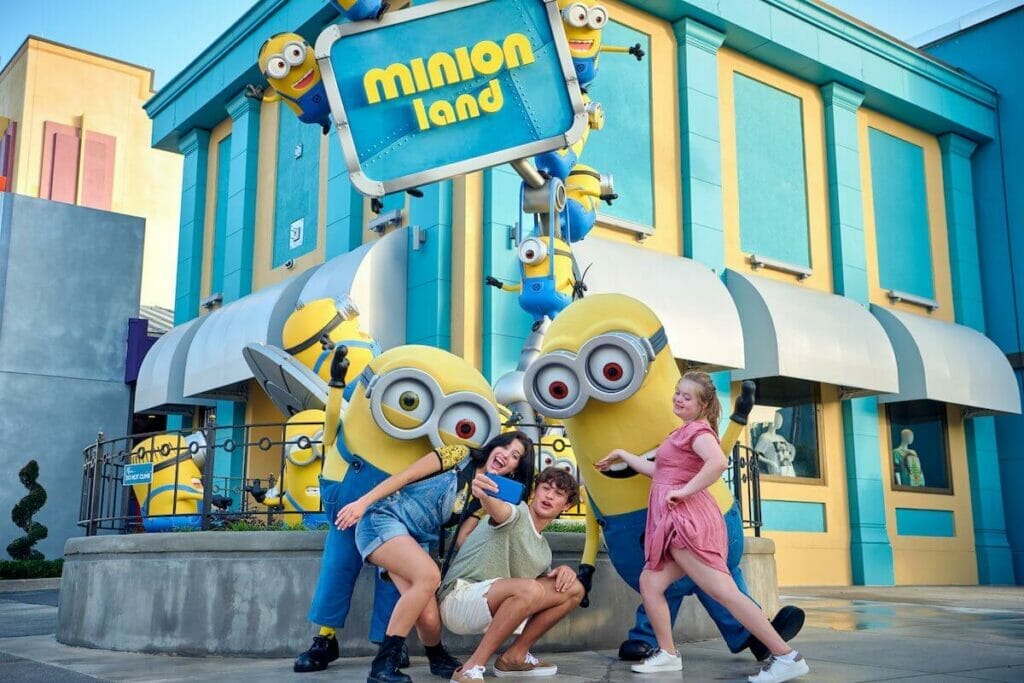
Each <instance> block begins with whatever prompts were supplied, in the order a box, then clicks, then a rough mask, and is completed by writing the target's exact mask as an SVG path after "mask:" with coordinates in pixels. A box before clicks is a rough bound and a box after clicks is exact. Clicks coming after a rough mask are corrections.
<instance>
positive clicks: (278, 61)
mask: <svg viewBox="0 0 1024 683" xmlns="http://www.w3.org/2000/svg"><path fill="white" fill-rule="evenodd" d="M291 70H292V68H291V67H290V66H288V62H286V61H285V60H284V57H282V56H281V55H274V56H273V57H271V58H270V60H269V61H267V72H266V75H267V77H268V78H284V77H285V76H287V75H288V72H289V71H291Z"/></svg>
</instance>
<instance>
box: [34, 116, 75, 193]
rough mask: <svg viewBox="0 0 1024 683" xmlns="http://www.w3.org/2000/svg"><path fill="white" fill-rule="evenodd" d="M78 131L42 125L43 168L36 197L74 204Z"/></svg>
mask: <svg viewBox="0 0 1024 683" xmlns="http://www.w3.org/2000/svg"><path fill="white" fill-rule="evenodd" d="M79 135H80V133H79V130H78V129H77V128H75V127H74V126H65V125H63V124H60V123H54V122H53V121H47V122H46V123H45V125H44V127H43V167H42V172H41V174H40V177H39V196H40V197H41V198H42V199H52V200H54V201H57V202H67V203H69V204H74V203H75V199H76V198H77V190H78V149H79Z"/></svg>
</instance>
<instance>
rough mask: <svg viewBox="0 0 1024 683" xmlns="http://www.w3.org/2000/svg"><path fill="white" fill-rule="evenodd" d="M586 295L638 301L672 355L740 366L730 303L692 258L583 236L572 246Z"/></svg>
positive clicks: (713, 366) (736, 321) (714, 366)
mask: <svg viewBox="0 0 1024 683" xmlns="http://www.w3.org/2000/svg"><path fill="white" fill-rule="evenodd" d="M572 248H573V253H574V254H575V257H576V262H577V264H578V265H579V268H580V271H581V272H582V271H586V277H584V282H585V283H586V285H587V293H588V294H598V293H601V294H607V293H618V294H626V295H628V296H631V297H633V298H635V299H639V300H640V301H642V302H643V303H645V304H646V305H647V306H649V307H650V309H651V310H652V311H654V313H655V314H656V315H657V316H658V318H659V319H660V320H661V323H662V325H664V327H665V333H666V334H667V336H668V343H669V346H670V347H671V348H672V353H673V354H674V355H675V357H676V358H682V359H685V360H688V361H691V362H693V363H696V364H699V365H701V366H705V367H706V368H707V369H709V370H721V369H731V368H739V367H743V333H742V330H741V329H740V318H739V314H738V313H737V312H736V306H735V305H734V304H733V302H732V298H731V297H730V296H729V292H728V291H726V289H725V286H724V285H723V284H722V281H721V280H719V279H718V276H717V275H715V274H714V273H713V272H712V271H711V269H709V268H708V267H707V266H705V265H703V264H701V263H698V262H697V261H694V260H692V259H688V258H684V257H681V256H672V255H669V254H662V253H660V252H656V251H654V250H651V249H644V248H643V247H638V246H633V245H630V244H622V243H619V242H613V241H611V240H607V239H601V238H599V237H594V236H591V237H588V238H587V239H586V240H583V241H582V242H577V243H576V244H574V245H573V246H572Z"/></svg>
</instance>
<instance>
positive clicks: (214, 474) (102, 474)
mask: <svg viewBox="0 0 1024 683" xmlns="http://www.w3.org/2000/svg"><path fill="white" fill-rule="evenodd" d="M322 426H323V425H322V423H312V422H311V423H294V422H293V423H266V424H252V425H223V426H219V425H212V424H211V425H208V426H207V427H206V428H204V429H202V430H200V431H199V432H196V431H194V430H179V431H173V430H172V431H164V432H153V433H148V434H135V435H131V436H123V437H117V438H114V439H105V438H104V435H103V433H100V434H99V435H98V436H97V438H96V441H95V443H93V444H91V445H89V446H88V447H87V448H86V449H84V451H83V464H82V495H81V502H80V506H79V516H78V519H79V522H78V524H79V526H81V527H84V528H85V530H86V535H89V536H92V535H95V534H96V533H98V532H99V531H108V532H115V533H138V532H141V531H144V530H154V531H155V530H160V531H170V530H174V531H179V530H200V529H201V530H208V529H217V528H224V527H228V526H230V525H232V524H239V525H244V524H250V525H253V526H252V527H251V528H261V527H268V528H272V527H275V526H276V527H280V526H296V525H300V524H303V525H305V526H307V527H311V526H316V525H317V523H318V522H319V523H326V520H324V519H322V514H321V513H322V511H323V510H322V507H321V506H320V505H319V502H317V504H316V509H303V510H299V509H296V508H295V506H288V505H284V504H280V505H265V504H262V503H261V502H260V501H261V500H263V499H264V496H265V495H266V494H267V490H268V489H270V490H271V492H273V489H274V487H275V486H279V487H280V486H281V483H282V481H283V480H284V479H285V476H286V468H287V467H288V464H287V463H288V458H289V454H291V456H292V460H293V461H296V460H297V461H299V462H304V461H305V460H307V459H308V460H311V462H310V464H308V465H305V466H307V467H316V468H317V471H316V474H319V471H320V468H321V467H322V463H323V459H322V458H319V459H315V460H314V459H312V454H314V453H317V452H320V449H321V447H322V442H321V440H320V433H319V430H321V429H322ZM516 426H517V427H520V428H522V427H523V426H524V425H522V424H519V425H516ZM545 447H546V444H535V445H534V448H535V453H534V457H535V462H536V463H537V469H538V471H539V470H540V469H541V467H542V466H543V464H544V462H543V458H544V455H543V454H542V449H543V448H545ZM756 463H757V457H756V454H755V453H754V452H753V450H751V449H750V448H747V447H745V446H739V445H737V446H736V447H735V448H734V449H733V453H732V457H731V459H730V467H729V469H728V470H727V471H726V475H725V478H726V481H727V483H728V484H729V485H730V486H731V487H732V490H733V493H734V495H735V497H736V500H737V501H738V502H739V505H740V512H741V516H742V518H743V524H744V527H745V528H749V529H753V530H754V535H755V536H759V535H760V527H761V497H760V480H759V478H758V470H757V464H756ZM147 464H151V465H152V470H153V471H152V473H151V475H150V481H149V482H148V483H143V484H134V485H132V484H130V483H126V482H125V473H126V468H131V467H138V466H140V465H141V466H143V467H144V468H145V467H147ZM292 466H293V467H294V466H295V465H292ZM300 467H301V465H300ZM129 471H130V469H129ZM264 471H265V472H267V475H266V476H265V477H264V476H255V473H256V472H264ZM578 477H579V473H578V472H577V478H578ZM197 480H198V481H197ZM314 480H315V479H314ZM307 481H308V479H307ZM282 493H283V492H282ZM279 497H283V496H279ZM317 500H319V497H318V496H317ZM289 507H291V509H289ZM300 507H301V506H300ZM584 514H585V501H581V502H580V503H578V504H576V505H575V506H574V507H573V508H572V509H570V510H569V511H568V512H567V513H565V514H564V515H563V517H567V518H569V519H573V518H576V519H581V518H582V517H583V516H584ZM243 528H249V527H243Z"/></svg>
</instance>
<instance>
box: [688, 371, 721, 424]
mask: <svg viewBox="0 0 1024 683" xmlns="http://www.w3.org/2000/svg"><path fill="white" fill-rule="evenodd" d="M684 380H685V381H688V382H693V383H694V384H695V385H697V400H698V401H700V402H701V404H703V407H702V408H701V410H700V414H699V415H698V416H697V419H698V420H701V419H703V420H707V421H708V424H709V425H711V428H712V429H713V430H715V434H718V421H719V420H720V419H721V418H722V404H721V403H719V402H718V390H717V389H716V388H715V383H714V382H712V381H711V375H709V374H708V373H706V372H701V371H700V370H689V371H688V372H687V373H686V374H685V375H683V377H682V379H680V380H679V381H680V382H682V381H684Z"/></svg>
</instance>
